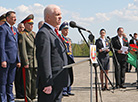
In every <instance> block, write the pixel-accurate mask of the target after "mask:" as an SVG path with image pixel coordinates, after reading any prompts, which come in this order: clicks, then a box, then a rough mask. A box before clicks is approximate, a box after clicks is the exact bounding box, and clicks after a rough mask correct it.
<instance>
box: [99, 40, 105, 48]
mask: <svg viewBox="0 0 138 102" xmlns="http://www.w3.org/2000/svg"><path fill="white" fill-rule="evenodd" d="M100 39H101V40H102V43H103V47H104V48H105V47H106V44H105V41H106V40H105V38H104V39H102V38H100Z"/></svg>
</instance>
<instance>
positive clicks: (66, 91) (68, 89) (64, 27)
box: [59, 21, 74, 96]
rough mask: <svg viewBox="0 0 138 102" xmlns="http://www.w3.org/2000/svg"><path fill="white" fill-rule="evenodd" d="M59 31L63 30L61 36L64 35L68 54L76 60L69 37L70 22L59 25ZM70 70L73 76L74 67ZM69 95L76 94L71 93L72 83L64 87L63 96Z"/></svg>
mask: <svg viewBox="0 0 138 102" xmlns="http://www.w3.org/2000/svg"><path fill="white" fill-rule="evenodd" d="M59 31H61V36H62V39H63V41H64V44H65V46H66V49H67V54H68V55H69V56H70V57H71V58H72V60H74V58H73V53H72V47H71V39H70V38H69V37H67V35H68V32H69V27H68V22H66V21H65V22H63V23H62V24H61V26H60V27H59ZM68 64H71V63H68ZM69 72H70V73H71V74H72V76H73V70H72V67H71V68H69ZM72 78H73V77H72ZM69 95H74V94H73V93H71V85H70V86H68V87H64V88H63V96H69Z"/></svg>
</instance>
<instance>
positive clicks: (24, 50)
mask: <svg viewBox="0 0 138 102" xmlns="http://www.w3.org/2000/svg"><path fill="white" fill-rule="evenodd" d="M33 19H34V15H33V14H30V15H29V16H27V17H26V18H25V19H24V20H23V21H22V22H21V23H24V26H25V29H24V31H23V32H21V34H19V52H20V59H21V63H22V67H23V70H22V71H23V83H24V91H25V93H24V94H25V102H33V100H34V99H35V98H36V95H37V89H36V78H37V60H36V46H35V44H34V40H35V36H36V33H35V32H34V31H32V30H33V24H34V22H33Z"/></svg>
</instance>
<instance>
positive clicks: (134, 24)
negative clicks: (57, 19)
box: [0, 0, 138, 43]
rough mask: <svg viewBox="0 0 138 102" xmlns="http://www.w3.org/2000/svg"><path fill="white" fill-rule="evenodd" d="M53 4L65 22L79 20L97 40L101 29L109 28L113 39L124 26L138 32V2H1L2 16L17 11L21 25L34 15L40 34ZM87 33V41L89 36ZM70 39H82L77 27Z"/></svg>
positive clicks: (128, 31)
mask: <svg viewBox="0 0 138 102" xmlns="http://www.w3.org/2000/svg"><path fill="white" fill-rule="evenodd" d="M49 4H56V5H58V6H60V7H61V10H62V22H63V21H65V20H66V21H75V22H76V23H77V24H78V25H80V26H82V27H84V28H87V29H89V30H90V31H91V32H92V33H93V35H94V36H95V38H96V39H97V38H98V37H99V36H100V35H99V31H100V29H101V28H104V29H106V31H107V36H110V37H113V36H115V35H116V29H117V28H118V27H120V26H121V27H124V30H125V33H126V34H127V35H129V34H130V33H132V34H133V33H134V32H137V33H138V0H0V15H1V14H3V13H5V12H7V11H8V10H14V11H15V12H16V15H17V22H16V25H17V24H18V23H19V22H20V21H21V20H23V19H24V18H25V17H26V16H28V15H29V14H34V16H35V19H34V21H35V24H34V31H35V32H37V30H38V28H37V24H38V22H39V21H40V20H43V10H44V8H45V7H46V6H47V5H49ZM16 25H15V26H16ZM83 33H84V35H85V37H86V39H87V37H88V35H89V34H88V33H86V32H83ZM69 37H70V38H71V39H72V42H73V43H78V42H80V40H81V39H82V37H81V36H80V34H79V32H78V30H77V29H73V28H70V30H69ZM128 38H130V37H129V36H128Z"/></svg>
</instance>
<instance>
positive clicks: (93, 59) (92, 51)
mask: <svg viewBox="0 0 138 102" xmlns="http://www.w3.org/2000/svg"><path fill="white" fill-rule="evenodd" d="M90 59H91V62H92V63H97V57H96V45H90Z"/></svg>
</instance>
